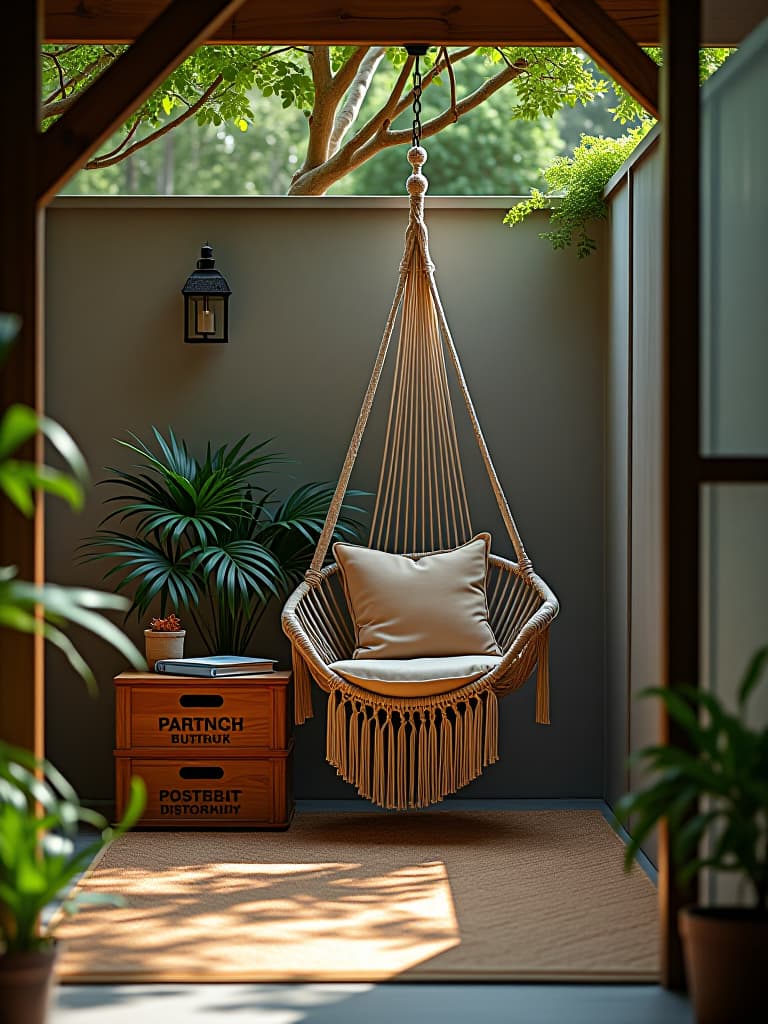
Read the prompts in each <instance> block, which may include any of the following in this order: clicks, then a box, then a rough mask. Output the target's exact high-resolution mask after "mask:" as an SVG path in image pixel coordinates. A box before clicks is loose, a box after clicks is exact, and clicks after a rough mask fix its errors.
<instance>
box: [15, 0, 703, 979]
mask: <svg viewBox="0 0 768 1024" xmlns="http://www.w3.org/2000/svg"><path fill="white" fill-rule="evenodd" d="M242 3H243V0H240V2H238V0H196V3H195V4H194V5H193V4H189V3H187V2H184V0H173V2H172V3H170V4H169V5H168V9H167V10H166V11H165V12H164V13H163V14H162V15H161V17H160V18H158V19H157V22H155V23H154V24H153V25H151V26H150V27H149V28H148V29H147V30H146V31H145V32H144V33H142V35H141V36H140V37H139V38H138V39H137V40H136V42H135V44H134V47H133V48H132V50H133V52H134V53H139V54H143V55H144V57H145V58H146V61H147V63H146V64H144V63H142V60H139V59H138V58H137V57H135V56H134V57H131V56H130V54H131V51H128V53H127V54H125V55H124V56H122V57H121V58H120V59H119V60H118V61H117V62H116V63H115V65H114V67H113V69H112V70H111V73H109V72H107V73H105V74H104V75H103V76H102V78H101V79H99V80H98V81H97V82H96V83H94V84H93V85H92V86H91V87H90V89H89V90H88V92H87V93H84V94H83V96H82V97H81V98H80V99H79V100H78V101H77V103H76V104H75V105H74V106H73V107H72V109H71V111H70V114H71V116H70V115H69V114H68V115H66V116H65V117H64V118H62V119H61V122H60V125H63V127H58V126H57V127H56V128H55V129H52V132H51V135H50V138H49V139H48V138H46V139H44V138H43V137H42V136H41V135H40V132H39V108H40V95H39V93H40V70H39V63H40V56H39V51H40V40H41V37H42V34H43V19H44V15H45V8H46V5H45V3H44V0H30V2H29V3H26V4H22V5H20V7H19V8H18V10H17V11H16V14H15V25H14V31H13V33H11V32H6V33H4V34H3V36H2V37H0V58H2V59H3V63H4V67H5V68H6V71H7V73H8V76H9V78H10V79H11V80H13V81H14V83H15V89H14V91H13V94H11V91H10V90H7V95H4V94H3V93H2V91H0V117H2V119H3V123H4V124H5V126H6V131H7V137H8V138H9V139H10V138H13V140H14V147H15V148H14V160H13V161H11V160H7V161H3V162H2V164H1V165H0V252H3V253H4V256H5V262H4V264H3V267H2V273H0V309H3V310H6V311H11V312H17V313H19V314H20V315H21V317H22V319H23V328H22V331H23V333H22V338H21V342H20V344H19V345H17V351H16V352H15V353H14V354H13V357H12V361H11V363H10V364H9V365H8V366H6V368H5V370H4V372H3V374H2V375H0V387H1V388H2V391H3V396H4V399H5V404H8V403H9V402H10V401H11V400H13V401H21V402H26V403H27V404H30V405H32V406H34V407H36V408H38V409H39V410H42V409H43V408H44V400H43V366H44V363H43V359H44V353H43V347H42V334H43V331H42V295H43V276H42V263H43V260H42V256H43V248H42V246H43V242H42V227H41V216H40V214H41V211H42V210H43V208H44V206H45V204H46V203H47V201H48V200H49V199H50V197H51V195H52V194H53V192H54V191H55V190H56V188H57V187H58V186H59V185H60V184H61V183H62V182H63V181H64V180H66V178H67V177H68V176H69V175H71V174H72V173H74V171H75V170H77V169H78V167H80V166H82V164H83V163H84V162H85V161H86V160H87V158H88V156H89V155H90V153H92V152H93V150H94V149H95V148H96V147H97V146H98V145H99V143H100V142H101V141H102V140H103V139H104V138H105V137H106V135H108V134H109V132H110V131H111V130H112V129H113V128H114V127H115V125H116V124H117V123H118V122H119V121H120V120H121V119H124V118H125V117H126V116H128V115H129V114H130V113H131V111H132V110H134V109H135V108H136V107H137V106H138V104H139V103H140V102H141V100H142V99H143V97H145V96H146V95H147V93H148V92H149V91H150V90H151V89H152V88H153V87H154V85H155V84H156V83H157V82H158V81H159V80H160V79H161V78H162V77H163V76H164V75H166V74H168V73H169V72H170V71H171V70H172V69H173V68H174V67H175V66H177V65H178V64H179V63H180V62H181V60H183V58H184V56H186V54H187V53H189V52H190V50H191V49H193V48H194V46H195V45H196V44H197V43H198V42H200V41H201V40H202V39H204V38H206V37H208V36H210V35H212V34H215V31H216V27H217V26H219V25H221V24H222V22H224V21H225V20H226V19H227V18H228V17H229V16H231V15H232V14H233V12H235V11H236V10H237V8H238V7H240V6H241V4H242ZM536 3H537V4H538V6H539V7H540V8H541V9H542V10H544V9H546V13H547V14H548V16H551V17H553V18H557V19H559V24H560V26H561V28H566V29H567V31H568V34H569V35H570V36H571V38H572V39H573V40H574V41H575V42H577V43H579V44H580V45H585V46H587V47H588V48H589V52H590V53H591V54H592V55H593V56H594V57H595V59H596V60H597V61H598V63H599V64H601V65H602V66H604V67H607V68H611V69H612V73H614V74H616V75H617V77H622V76H623V78H624V79H625V80H626V83H631V84H632V86H633V88H637V89H638V90H639V91H640V93H641V95H643V96H645V98H646V99H647V101H648V103H649V104H650V103H652V102H653V99H654V97H653V95H652V84H651V82H650V76H649V75H648V74H647V67H645V69H644V66H643V62H642V61H641V60H639V59H638V58H637V56H636V51H637V46H636V44H634V43H633V46H634V49H630V47H629V46H628V45H627V39H628V38H629V37H628V36H627V35H626V33H622V35H621V36H619V35H617V33H616V32H615V31H614V30H613V29H611V28H610V26H609V25H608V24H607V23H606V21H605V17H604V11H602V13H601V14H600V15H599V17H598V16H597V13H596V12H597V11H598V10H601V9H600V8H598V7H597V5H596V4H594V3H592V2H588V3H582V4H579V5H578V6H579V7H581V8H582V15H581V16H578V17H577V15H578V13H579V12H577V11H575V6H576V5H574V4H572V3H566V0H559V2H557V3H556V2H554V0H553V2H551V3H544V0H541V2H539V0H536ZM388 4H391V5H392V6H393V7H395V8H397V9H401V8H402V4H401V3H400V2H399V0H382V2H381V7H380V10H383V11H384V14H382V17H383V18H385V19H386V9H387V6H388ZM307 5H308V0H302V3H301V5H300V6H301V7H302V9H304V8H306V7H307ZM77 6H78V9H82V10H84V11H88V9H89V8H93V9H95V11H96V13H95V15H94V25H97V24H98V10H97V9H98V6H99V3H97V2H96V0H92V2H91V3H90V4H83V3H78V5H77ZM107 6H109V4H107ZM310 6H311V4H310ZM314 6H315V7H317V8H321V7H324V5H323V4H322V3H321V2H320V0H317V3H316V4H315V5H314ZM411 6H414V5H411ZM421 6H422V7H423V4H422V5H421ZM495 6H496V8H497V9H498V15H499V17H500V18H501V19H502V22H500V23H499V24H500V25H501V27H502V28H504V26H505V25H506V29H505V30H504V31H503V32H501V34H500V35H499V36H498V37H496V38H493V37H489V36H486V35H485V31H484V30H485V28H487V26H485V27H484V26H483V25H482V23H479V27H477V28H476V29H475V32H474V38H473V39H471V38H470V36H472V35H473V33H472V32H470V35H469V36H467V37H466V41H474V42H476V43H479V42H486V43H487V42H488V40H489V38H490V39H492V41H493V42H495V43H499V42H501V41H508V40H510V39H512V40H513V39H514V36H515V30H514V21H513V20H512V15H513V13H514V11H515V10H516V9H518V7H519V5H517V4H515V5H513V4H511V3H510V4H508V5H506V4H504V3H502V2H499V3H497V4H496V5H495ZM260 7H261V8H262V9H263V10H266V11H269V9H270V8H269V7H268V6H267V5H266V4H261V5H260ZM182 9H183V14H182V13H181V12H182ZM441 9H442V10H443V11H445V8H441ZM287 10H288V14H286V13H285V10H284V11H283V13H282V15H281V16H282V17H283V21H285V18H286V17H288V18H289V19H290V18H291V17H294V18H295V11H294V10H293V8H292V7H290V8H287ZM448 10H449V12H450V11H452V10H454V9H453V8H449V9H448ZM459 10H461V8H459ZM195 12H197V14H196V13H195ZM505 17H506V19H507V20H506V22H504V20H503V19H504V18H505ZM190 19H191V20H190ZM360 20H361V24H363V23H364V19H363V18H362V17H361V19H360ZM444 20H445V17H444V16H443V17H442V21H444ZM699 20H700V4H699V0H690V2H689V3H686V4H685V5H683V4H680V3H677V4H675V3H673V2H672V0H662V26H663V29H664V33H663V34H664V35H665V36H666V38H667V39H668V40H669V45H670V50H669V60H668V61H667V63H666V64H665V66H664V68H663V69H662V75H661V79H662V96H663V97H665V99H664V105H663V114H664V116H665V117H667V116H669V120H668V122H665V126H664V128H665V130H664V133H663V135H662V138H663V139H664V150H663V152H664V156H663V162H664V174H665V209H664V224H665V239H666V241H665V259H664V271H663V280H664V296H665V307H664V308H665V313H664V332H663V334H664V345H665V353H666V361H665V369H666V373H665V396H666V399H665V401H666V405H665V408H666V423H665V426H666V433H665V438H666V445H667V457H668V462H667V467H668V476H667V494H666V496H665V525H666V530H667V534H666V541H667V548H666V555H667V573H666V580H665V594H666V605H665V614H666V615H667V616H668V621H670V620H671V618H672V617H674V616H675V615H676V614H677V615H678V621H677V622H676V623H674V628H673V629H669V635H668V637H667V644H666V648H667V679H666V682H667V685H674V684H675V680H679V679H688V680H696V679H697V678H698V671H697V670H698V635H699V634H698V621H697V615H696V614H695V609H696V607H697V602H696V596H697V589H696V588H695V587H693V589H691V580H695V578H696V575H695V570H694V568H693V567H694V565H697V564H698V562H697V559H698V536H699V535H698V507H697V500H698V483H699V479H700V477H699V476H697V472H698V471H697V470H695V469H694V468H693V464H694V462H698V460H699V453H698V451H697V450H694V449H695V446H696V442H697V436H696V435H695V434H694V435H692V434H691V432H690V430H687V431H686V430H685V429H684V427H685V423H686V422H687V423H688V424H690V423H693V422H698V410H699V395H698V392H697V391H696V388H695V385H696V381H697V380H698V374H697V373H696V372H692V370H691V362H692V361H693V364H694V367H697V366H698V359H699V341H698V217H699V194H698V167H699V141H698V128H696V129H695V130H694V131H691V130H690V125H691V124H693V123H695V124H696V125H698V116H699V100H698V87H697V83H698V67H697V61H696V57H695V55H696V50H697V48H698V45H699V30H698V27H699ZM442 21H440V20H438V25H439V24H442ZM294 23H295V24H296V25H297V26H300V28H297V31H301V32H302V34H303V35H304V34H305V29H306V25H305V22H304V21H301V20H295V22H294ZM158 24H162V25H163V26H164V28H162V29H160V28H158V27H157V26H158ZM336 24H338V20H337V21H336ZM373 24H374V22H370V23H369V24H368V30H370V29H371V27H372V26H373ZM386 24H387V28H388V30H389V32H390V33H391V38H395V39H396V40H398V41H402V40H404V39H407V40H408V41H409V42H411V41H413V42H418V41H419V40H420V39H424V38H425V37H426V38H427V39H428V40H429V41H434V39H433V36H434V37H436V36H438V35H439V34H440V33H439V31H438V29H437V28H436V26H435V24H434V20H433V21H432V22H430V24H429V25H428V26H425V25H424V24H421V23H419V22H418V21H416V22H414V21H412V20H409V19H405V20H401V21H398V20H397V18H390V19H388V20H387V21H386ZM500 31H501V30H500ZM177 32H178V35H176V33H177ZM253 41H259V42H277V41H278V39H277V38H270V37H269V36H268V34H263V35H262V38H259V39H258V40H253ZM314 41H316V42H322V41H325V42H339V41H341V40H340V39H338V38H334V37H330V36H326V37H324V38H319V37H318V35H317V31H316V32H315V40H314ZM361 41H365V40H364V39H361ZM380 41H383V40H380ZM630 42H631V40H630ZM614 46H615V47H616V52H614V51H613V47H614ZM672 112H674V116H672ZM44 162H50V165H49V166H42V165H43V163H44ZM691 181H693V182H694V186H693V187H691ZM673 339H674V345H673V344H672V340H673ZM40 455H41V452H40V450H39V449H38V451H37V452H36V456H37V457H38V458H39V457H40ZM694 492H695V495H696V500H694ZM7 504H8V503H7V502H5V503H0V564H4V565H18V566H20V569H21V572H22V575H25V576H26V577H27V578H35V579H38V580H41V579H43V578H44V545H43V533H42V509H41V506H42V502H41V501H40V500H38V502H37V505H38V511H37V513H36V515H35V518H34V519H32V520H23V519H21V518H20V517H19V516H18V515H15V514H10V513H8V511H7V510H6V509H4V508H2V506H3V505H7ZM691 573H693V576H692V575H691ZM675 609H678V611H677V612H676V611H675ZM680 609H687V612H685V613H682V612H680ZM680 615H683V619H682V620H681V619H680ZM0 665H1V666H2V682H1V684H0V737H2V738H3V739H6V740H10V741H11V742H15V743H18V744H19V745H22V746H26V747H28V748H30V749H33V750H35V751H36V752H37V753H38V754H40V753H42V748H43V719H44V689H43V681H44V671H43V651H42V643H41V642H40V640H39V639H36V640H31V639H30V638H28V637H26V636H23V635H21V634H14V633H12V632H10V631H8V630H2V631H0ZM668 730H669V721H668V719H667V718H666V717H665V718H663V720H662V733H663V734H664V735H669V732H668ZM660 845H661V868H662V870H661V875H660V885H659V894H660V899H659V907H660V916H661V932H662V959H663V982H664V984H665V985H666V986H667V987H670V988H682V987H684V977H683V973H682V961H681V958H680V948H679V942H678V939H677V931H676V917H675V912H676V909H677V907H678V906H679V904H680V899H681V893H680V891H679V889H677V888H676V886H675V883H674V881H673V875H672V872H671V870H670V868H669V843H668V837H667V836H666V835H665V834H664V833H662V836H661V844H660Z"/></svg>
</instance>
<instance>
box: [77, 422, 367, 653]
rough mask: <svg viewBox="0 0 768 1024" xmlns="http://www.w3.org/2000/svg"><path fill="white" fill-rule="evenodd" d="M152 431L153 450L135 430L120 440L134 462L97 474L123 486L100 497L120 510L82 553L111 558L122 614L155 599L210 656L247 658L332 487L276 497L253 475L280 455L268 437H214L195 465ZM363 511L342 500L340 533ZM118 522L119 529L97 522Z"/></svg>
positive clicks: (300, 566) (183, 450) (296, 570)
mask: <svg viewBox="0 0 768 1024" xmlns="http://www.w3.org/2000/svg"><path fill="white" fill-rule="evenodd" d="M152 430H153V434H154V439H155V444H156V450H153V449H152V448H151V447H150V446H149V445H147V444H145V443H144V442H143V441H142V440H141V439H140V438H138V437H137V436H136V435H135V434H131V435H130V437H131V438H132V440H131V441H123V440H119V441H118V442H117V443H118V444H120V445H121V446H122V447H123V448H125V449H127V450H128V451H130V452H132V453H133V455H134V456H138V458H139V460H140V461H139V463H138V464H137V465H134V466H133V467H131V468H130V469H129V470H124V469H117V468H114V467H113V468H111V469H110V472H112V473H113V474H114V476H112V477H110V478H109V479H107V480H104V481H101V482H102V483H104V484H109V485H112V486H119V487H120V488H121V490H120V492H119V493H117V494H113V495H112V496H111V497H109V498H108V499H107V502H108V503H109V504H113V505H116V506H118V507H117V508H115V509H114V510H113V511H112V512H111V513H110V514H109V515H108V516H106V518H105V519H104V520H103V521H102V523H101V527H102V528H101V529H100V530H99V531H98V532H97V533H96V534H95V535H94V536H93V537H91V538H90V539H89V540H87V541H86V542H85V544H84V545H83V547H84V549H85V551H86V554H85V560H91V561H92V560H95V559H107V560H109V561H111V562H112V563H113V565H112V566H111V568H109V569H108V570H107V572H106V573H105V575H104V578H105V579H106V580H111V581H112V582H113V583H114V584H115V589H116V590H117V591H126V592H128V593H130V594H131V596H132V601H133V603H132V605H131V608H130V610H129V613H128V614H130V613H131V612H133V611H135V612H136V614H137V615H139V616H145V615H146V613H147V611H148V610H149V608H150V606H151V605H152V604H153V603H155V602H158V603H159V606H160V610H161V612H162V613H165V611H166V609H167V608H174V609H184V610H185V612H186V613H187V614H188V615H189V616H190V617H191V619H192V621H193V622H194V623H195V626H196V627H197V629H198V631H199V633H200V636H201V638H202V640H203V643H204V644H205V647H206V648H207V650H208V651H209V652H210V653H212V654H224V653H226V654H245V653H246V651H247V648H248V645H249V643H250V641H251V638H252V636H253V633H254V630H255V629H256V626H257V625H258V623H259V621H260V619H261V617H262V615H263V614H264V611H265V609H266V608H267V607H268V605H269V603H270V601H271V600H272V599H273V598H282V597H284V596H285V595H286V594H288V593H289V592H290V590H291V589H292V588H293V587H295V586H296V584H297V582H298V581H299V580H300V579H301V577H302V575H303V573H304V571H305V569H306V568H307V566H308V565H309V562H310V560H311V557H312V552H313V551H314V547H315V544H316V542H317V538H318V536H319V534H320V531H321V530H322V527H323V523H324V521H325V515H326V512H327V510H328V506H329V504H330V501H331V497H332V495H333V490H334V488H333V485H332V484H325V483H322V484H321V483H309V484H303V485H302V486H300V487H299V488H298V489H297V490H295V491H294V492H293V493H292V494H290V495H289V496H288V497H287V498H286V499H285V500H283V501H280V502H278V501H275V500H274V499H273V493H274V492H272V491H268V490H266V489H265V488H264V487H262V486H260V484H259V483H258V482H257V481H258V479H259V478H260V477H261V476H262V475H263V474H266V473H268V472H270V471H273V470H274V468H275V466H276V465H277V464H280V463H284V462H285V460H284V458H283V457H282V456H280V455H278V454H275V453H272V452H267V451H265V450H264V449H265V447H266V445H267V444H268V443H269V442H268V441H264V442H261V443H258V444H251V443H250V439H249V437H248V435H246V436H245V437H242V438H240V440H239V441H237V442H235V443H234V444H231V445H224V446H222V447H220V448H217V449H215V450H214V449H213V447H212V446H211V445H210V444H209V445H208V447H207V449H206V453H205V458H204V459H202V460H200V459H197V458H195V457H194V456H193V455H191V454H190V452H189V449H188V447H187V445H186V443H185V442H184V441H182V440H179V439H177V438H176V436H175V435H174V433H173V431H169V432H168V438H167V439H166V438H165V437H164V436H163V435H162V434H161V433H160V431H158V430H157V428H155V427H153V428H152ZM360 512H361V510H360V509H358V508H355V507H353V506H350V505H347V506H345V507H344V509H343V513H342V516H341V517H340V519H339V525H338V527H337V530H336V535H337V538H338V539H342V538H344V539H356V538H357V537H358V535H359V523H358V521H357V520H356V519H355V518H354V516H355V515H356V514H358V513H360ZM115 520H117V521H119V524H120V526H121V529H114V528H109V529H104V527H105V526H106V525H107V524H108V523H113V524H114V522H115Z"/></svg>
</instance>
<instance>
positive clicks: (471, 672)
mask: <svg viewBox="0 0 768 1024" xmlns="http://www.w3.org/2000/svg"><path fill="white" fill-rule="evenodd" d="M500 661H501V658H498V657H494V656H493V655H489V654H484V655H480V656H478V655H466V656H464V657H451V658H351V659H349V660H348V661H334V662H333V664H332V665H330V666H329V668H331V669H333V671H334V672H336V673H337V674H338V675H340V676H341V677H342V678H343V679H346V680H348V682H350V683H355V684H356V685H357V686H361V687H362V688H363V689H364V690H371V691H372V692H373V693H379V694H381V695H383V696H385V697H434V696H435V695H436V694H439V693H450V691H451V690H458V689H459V687H461V686H466V685H467V684H468V683H473V682H474V681H475V679H479V678H480V676H484V675H485V674H486V672H490V671H491V669H493V668H496V666H497V665H498V664H499V662H500Z"/></svg>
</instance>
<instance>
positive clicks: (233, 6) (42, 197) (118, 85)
mask: <svg viewBox="0 0 768 1024" xmlns="http://www.w3.org/2000/svg"><path fill="white" fill-rule="evenodd" d="M242 3H243V0H196V2H195V3H189V2H188V0H171V3H170V4H168V6H167V7H166V8H165V9H164V10H163V11H162V12H161V13H160V14H159V15H158V17H157V18H156V19H155V21H153V22H152V24H151V25H150V26H149V27H148V28H147V29H146V31H145V32H144V33H143V34H142V35H141V36H140V37H139V38H138V39H137V40H136V42H135V43H134V44H133V46H131V47H130V49H128V50H126V52H125V53H124V54H122V55H121V56H120V57H119V58H118V60H116V61H115V62H114V64H111V65H110V66H109V67H108V68H107V70H106V71H105V72H104V74H103V75H102V76H101V78H100V79H99V80H98V82H96V83H94V85H93V86H91V88H89V89H86V90H85V91H84V92H83V93H82V94H81V95H80V96H79V97H78V99H77V101H76V102H75V104H74V105H73V106H72V107H71V108H70V109H69V110H68V111H67V112H66V113H65V114H63V115H62V117H60V118H59V120H58V121H56V123H55V124H53V125H52V126H51V127H50V128H49V130H48V131H47V132H45V134H43V135H41V136H40V137H39V140H38V151H39V157H38V161H37V197H38V201H39V202H40V203H41V204H45V203H47V202H48V201H49V200H50V199H52V198H53V196H54V195H55V194H56V193H57V192H58V190H59V189H60V188H61V186H62V185H63V184H64V183H65V182H66V181H67V180H68V179H69V178H70V177H71V175H72V174H73V173H74V172H75V171H77V170H79V169H80V168H81V167H82V166H83V164H84V163H85V162H86V160H87V159H88V157H89V156H90V155H91V153H93V152H94V150H96V149H97V148H98V147H99V146H100V145H101V143H102V142H104V141H105V140H106V139H108V138H109V136H110V135H111V134H112V133H113V132H114V131H116V130H117V129H118V128H119V127H120V125H121V124H123V123H124V121H125V119H126V118H127V117H128V116H129V115H130V114H131V112H132V111H134V110H135V109H136V107H137V106H138V105H139V104H140V103H142V102H143V100H145V99H146V98H147V96H149V95H150V93H151V92H152V91H153V90H154V89H156V88H157V86H158V85H159V84H160V83H161V82H162V81H163V79H165V78H166V77H167V76H168V75H169V74H170V72H171V71H173V69H174V68H175V67H177V66H178V65H179V64H180V63H181V62H182V61H183V60H184V59H185V58H186V57H187V56H189V54H190V53H192V51H193V50H195V49H196V48H197V47H198V46H199V45H200V44H201V43H202V42H203V40H204V39H206V38H207V37H208V36H209V35H210V34H211V33H212V32H215V31H216V29H217V28H218V26H219V25H221V23H222V22H224V21H226V20H227V18H230V17H231V16H232V15H233V14H234V13H235V11H237V9H238V7H240V6H241V4H242Z"/></svg>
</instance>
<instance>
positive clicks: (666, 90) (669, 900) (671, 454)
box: [659, 0, 701, 989]
mask: <svg viewBox="0 0 768 1024" xmlns="http://www.w3.org/2000/svg"><path fill="white" fill-rule="evenodd" d="M661 16H662V42H663V47H664V65H663V68H662V74H661V121H662V134H661V153H662V166H663V174H664V221H663V247H664V249H663V268H662V273H663V284H662V289H663V324H662V346H663V359H664V364H663V372H664V401H663V409H664V418H665V419H664V424H663V430H664V455H665V467H664V469H665V510H664V528H665V544H666V551H665V556H666V557H665V579H664V600H665V608H664V621H665V622H666V629H667V633H666V638H665V646H666V658H665V679H664V684H665V685H666V686H669V687H675V686H679V685H680V684H681V683H688V684H689V685H691V686H698V684H699V614H700V606H699V575H700V570H699V529H700V526H699V470H700V463H699V453H700V439H699V433H700V428H699V414H700V390H701V388H700V379H699V366H700V331H699V274H700V269H699V263H700V260H699V218H700V213H699V210H700V172H699V132H700V128H699V117H700V112H699V64H698V49H699V34H700V33H699V25H700V3H699V0H688V2H686V3H681V2H679V0H678V2H676V3H674V2H673V0H664V2H663V4H662V11H661ZM661 734H662V742H665V743H674V744H676V745H680V746H685V744H686V739H685V735H684V734H683V733H682V730H681V729H680V728H679V726H676V725H675V724H674V723H673V722H671V721H670V720H669V716H668V715H666V714H663V715H662V723H661ZM694 898H695V884H694V883H692V884H691V885H690V886H686V887H685V888H682V887H681V886H679V885H678V884H677V881H676V878H675V874H674V868H673V865H672V863H671V860H670V844H669V835H668V833H667V830H666V829H662V831H661V834H660V836H659V909H660V917H661V920H660V925H661V963H662V983H663V985H664V986H665V987H666V988H671V989H683V988H684V987H685V972H684V967H683V960H682V949H681V945H680V939H679V937H678V933H677V913H678V910H679V909H680V907H681V906H683V905H684V904H685V903H690V902H693V900H694Z"/></svg>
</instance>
